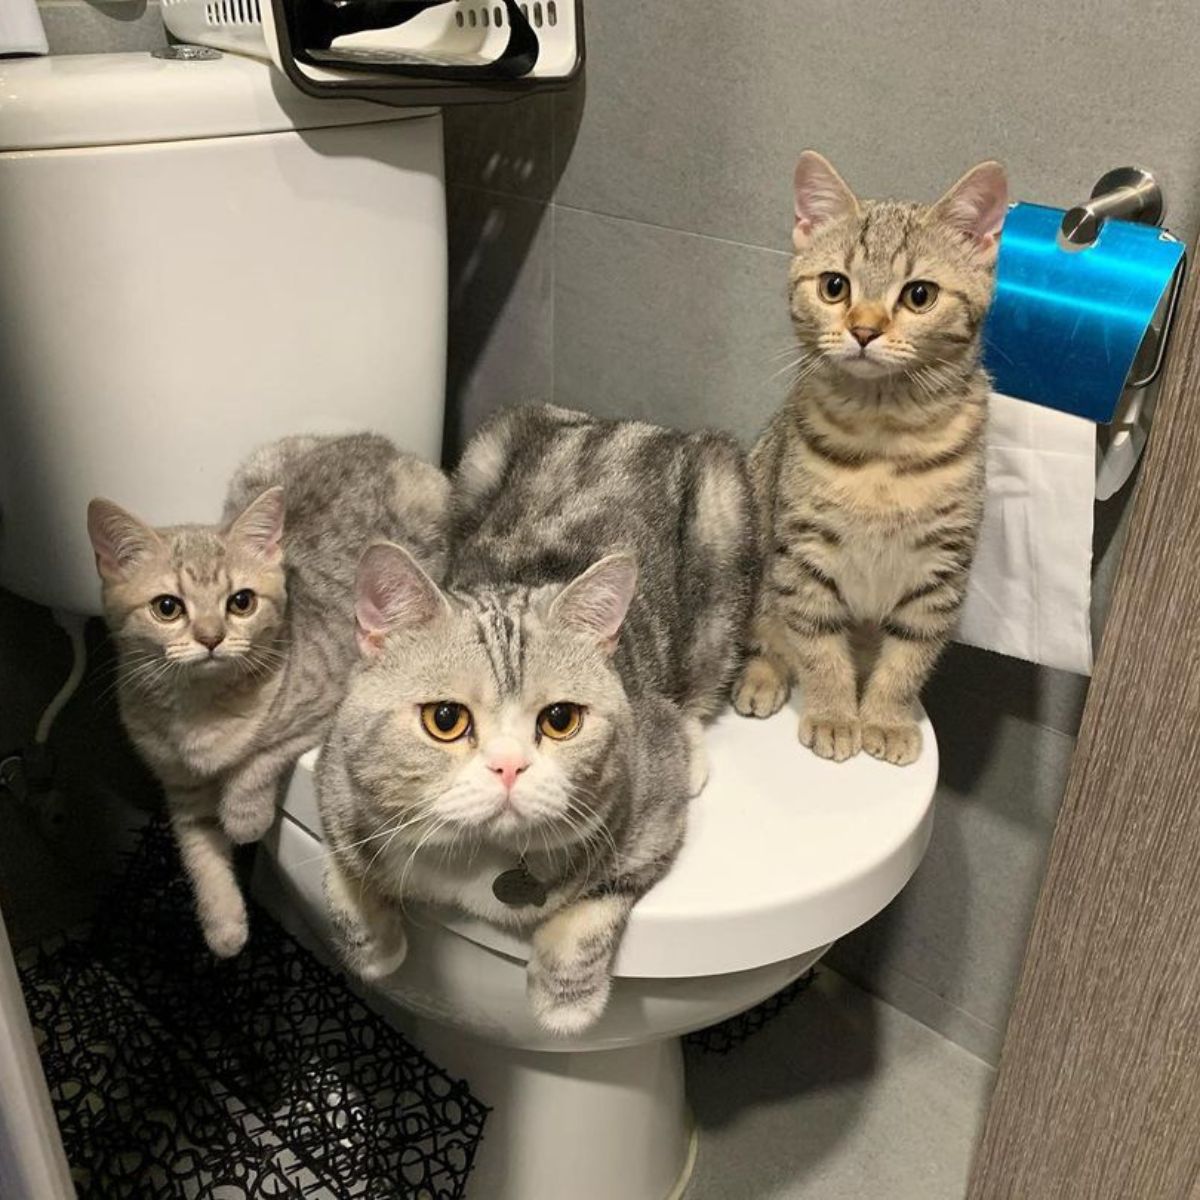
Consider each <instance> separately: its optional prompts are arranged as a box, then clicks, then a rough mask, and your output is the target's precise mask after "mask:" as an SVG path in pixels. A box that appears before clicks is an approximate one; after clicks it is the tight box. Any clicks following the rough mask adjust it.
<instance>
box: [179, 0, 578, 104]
mask: <svg viewBox="0 0 1200 1200" xmlns="http://www.w3.org/2000/svg"><path fill="white" fill-rule="evenodd" d="M162 14H163V20H164V21H165V23H166V26H167V29H168V30H169V31H170V32H171V33H172V34H173V35H174V37H176V38H177V39H178V40H179V41H182V42H187V43H190V44H191V45H196V46H208V47H213V48H215V49H218V50H231V51H233V52H235V53H240V54H250V55H254V56H255V57H258V58H264V59H267V60H269V61H271V62H273V63H274V64H275V66H276V67H277V68H278V69H279V70H280V71H282V72H283V73H284V74H285V75H286V76H287V77H288V78H289V79H290V80H291V81H292V82H293V83H294V84H295V85H296V86H297V87H298V88H300V89H301V90H302V91H304V92H307V93H309V94H310V95H313V96H323V97H328V96H342V97H353V98H357V99H366V100H375V101H378V102H380V103H383V104H391V105H396V106H408V105H429V104H439V105H441V104H455V103H478V102H479V101H481V100H505V99H511V98H514V97H516V96H518V95H522V94H524V93H527V92H530V91H536V90H539V89H558V88H562V87H565V86H566V85H567V84H568V83H569V82H570V81H571V80H572V79H573V78H574V77H575V76H576V74H578V72H579V70H580V68H581V66H582V65H583V57H584V46H583V3H582V0H488V2H485V0H162Z"/></svg>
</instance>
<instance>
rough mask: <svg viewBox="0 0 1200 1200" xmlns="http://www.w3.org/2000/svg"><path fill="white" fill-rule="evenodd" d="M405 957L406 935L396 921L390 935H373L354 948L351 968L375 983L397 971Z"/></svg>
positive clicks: (363, 977)
mask: <svg viewBox="0 0 1200 1200" xmlns="http://www.w3.org/2000/svg"><path fill="white" fill-rule="evenodd" d="M407 957H408V937H407V936H406V935H405V932H404V927H403V926H402V925H401V924H400V923H399V921H397V922H396V926H395V928H394V929H393V930H392V931H391V935H390V937H387V938H379V937H373V938H371V939H369V940H368V941H367V942H365V943H361V944H360V945H359V946H357V947H356V948H355V955H354V963H353V966H352V969H353V970H354V972H355V974H357V975H358V977H359V978H360V979H363V980H365V981H366V982H367V983H375V982H376V981H377V980H380V979H386V978H387V977H388V976H389V975H391V974H392V973H393V972H394V971H398V970H399V969H400V968H401V967H402V966H403V965H404V960H405V959H406V958H407Z"/></svg>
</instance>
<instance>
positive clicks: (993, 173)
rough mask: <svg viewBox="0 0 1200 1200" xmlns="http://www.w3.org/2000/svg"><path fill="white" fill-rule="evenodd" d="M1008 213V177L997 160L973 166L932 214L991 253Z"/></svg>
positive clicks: (990, 254) (981, 249)
mask: <svg viewBox="0 0 1200 1200" xmlns="http://www.w3.org/2000/svg"><path fill="white" fill-rule="evenodd" d="M1007 214H1008V179H1007V177H1006V176H1005V174H1004V168H1003V167H1002V166H1001V165H1000V163H998V162H983V163H980V164H979V165H978V166H977V167H972V168H971V169H970V170H969V171H968V172H967V173H966V174H965V175H964V176H963V177H962V178H961V179H960V180H959V181H958V182H957V183H956V184H955V185H954V186H953V187H952V188H951V189H950V190H949V191H948V192H947V193H946V194H945V195H944V196H943V197H942V198H941V199H940V200H939V201H938V202H937V203H936V204H935V205H934V206H933V215H934V217H935V218H936V219H937V220H939V221H943V222H945V223H946V224H947V225H949V226H951V227H952V228H954V229H956V230H958V232H959V233H962V234H965V235H966V236H967V237H968V238H969V239H970V240H971V242H972V243H973V244H974V245H975V247H976V248H977V249H978V250H980V251H981V252H982V253H984V254H985V255H987V256H989V257H992V256H994V255H995V253H996V243H997V242H998V241H999V240H1000V230H1001V228H1002V227H1003V225H1004V218H1005V216H1007Z"/></svg>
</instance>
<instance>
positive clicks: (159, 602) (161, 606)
mask: <svg viewBox="0 0 1200 1200" xmlns="http://www.w3.org/2000/svg"><path fill="white" fill-rule="evenodd" d="M150 611H151V612H152V613H153V614H154V616H155V617H156V618H157V619H158V620H159V621H166V622H168V623H170V622H171V621H178V620H179V618H180V617H182V616H183V614H184V613H185V612H187V609H186V608H184V606H183V601H182V600H180V598H179V597H178V596H155V597H154V599H153V600H151V601H150Z"/></svg>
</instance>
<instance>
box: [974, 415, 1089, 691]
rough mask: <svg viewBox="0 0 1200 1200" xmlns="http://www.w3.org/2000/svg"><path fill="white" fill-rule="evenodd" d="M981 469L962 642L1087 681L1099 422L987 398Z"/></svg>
mask: <svg viewBox="0 0 1200 1200" xmlns="http://www.w3.org/2000/svg"><path fill="white" fill-rule="evenodd" d="M987 471H988V480H987V501H986V504H985V507H984V517H983V528H982V530H981V532H980V537H979V546H978V548H977V550H976V555H975V563H974V566H973V567H972V570H971V580H970V584H969V586H968V588H967V598H966V603H965V604H964V606H963V612H962V616H961V618H960V621H959V631H958V640H959V641H960V642H966V643H967V644H968V645H971V646H980V647H982V648H983V649H986V650H995V651H998V652H999V653H1001V654H1009V655H1013V656H1015V657H1017V658H1023V659H1027V660H1028V661H1030V662H1035V663H1041V664H1042V665H1044V666H1048V667H1060V668H1062V669H1064V670H1068V671H1076V672H1079V673H1081V674H1084V675H1090V674H1091V671H1092V631H1091V619H1090V613H1091V599H1092V579H1091V568H1092V515H1093V507H1094V504H1095V499H1096V426H1095V425H1094V424H1093V423H1092V422H1091V421H1087V420H1084V419H1083V418H1082V417H1076V416H1072V415H1070V414H1068V413H1061V412H1055V411H1053V410H1051V409H1048V408H1042V407H1041V406H1039V405H1036V404H1029V403H1026V402H1025V401H1023V400H1014V399H1012V397H1010V396H993V397H992V402H991V411H990V415H989V422H988V450H987Z"/></svg>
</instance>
